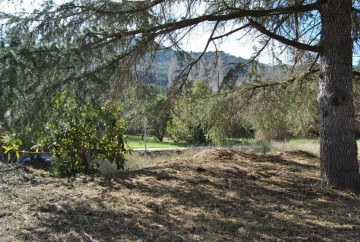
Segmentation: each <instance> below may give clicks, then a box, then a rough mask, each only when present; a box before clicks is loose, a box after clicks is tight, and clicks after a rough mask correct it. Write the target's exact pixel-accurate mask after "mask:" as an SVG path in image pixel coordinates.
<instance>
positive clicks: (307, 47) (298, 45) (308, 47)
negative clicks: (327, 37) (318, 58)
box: [247, 18, 321, 53]
mask: <svg viewBox="0 0 360 242" xmlns="http://www.w3.org/2000/svg"><path fill="white" fill-rule="evenodd" d="M247 19H248V20H249V22H250V24H251V26H252V27H254V28H255V29H256V30H258V31H259V32H261V33H262V34H265V35H267V36H269V37H270V38H272V39H275V40H277V41H279V42H281V43H283V44H286V45H290V46H292V47H295V48H298V49H301V50H307V51H312V52H316V53H320V52H321V48H320V46H314V45H307V44H304V43H301V42H298V41H294V40H289V39H287V38H285V37H283V36H280V35H277V34H275V33H273V32H271V31H269V30H267V29H266V28H265V27H264V26H262V25H261V24H259V23H258V22H256V21H254V20H253V19H251V18H247Z"/></svg>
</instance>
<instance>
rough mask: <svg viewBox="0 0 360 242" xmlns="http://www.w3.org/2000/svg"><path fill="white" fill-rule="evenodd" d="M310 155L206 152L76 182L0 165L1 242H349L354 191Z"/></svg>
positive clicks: (357, 232)
mask: <svg viewBox="0 0 360 242" xmlns="http://www.w3.org/2000/svg"><path fill="white" fill-rule="evenodd" d="M318 163H319V161H318V158H317V157H315V156H313V155H311V154H309V153H306V152H302V151H292V152H284V153H277V154H272V155H254V154H245V153H242V152H239V151H236V150H231V149H213V150H207V151H203V152H200V153H198V154H197V155H195V156H194V157H193V158H188V159H175V160H170V161H167V162H164V163H162V164H160V165H156V166H151V167H145V168H142V169H138V170H135V171H125V172H118V173H116V174H113V175H111V176H110V175H109V176H106V177H105V176H104V177H80V178H77V179H75V180H67V179H59V178H55V177H52V176H51V175H49V174H48V173H46V172H44V171H38V170H34V169H32V168H26V167H17V166H9V165H5V164H0V241H254V240H255V241H358V240H359V238H360V196H359V195H356V194H353V193H351V192H346V191H338V190H332V189H323V188H320V186H319V179H318V177H319V164H318Z"/></svg>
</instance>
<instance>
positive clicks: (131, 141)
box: [125, 135, 189, 149]
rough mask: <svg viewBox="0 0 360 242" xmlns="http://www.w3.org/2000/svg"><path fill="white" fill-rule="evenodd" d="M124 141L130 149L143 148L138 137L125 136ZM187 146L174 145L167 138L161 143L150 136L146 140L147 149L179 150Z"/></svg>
mask: <svg viewBox="0 0 360 242" xmlns="http://www.w3.org/2000/svg"><path fill="white" fill-rule="evenodd" d="M125 141H126V143H127V145H128V146H129V148H130V149H141V148H144V147H145V144H144V140H142V138H141V136H140V135H127V136H126V137H125ZM188 146H189V145H188V144H187V143H175V142H174V141H173V140H171V139H169V138H164V140H163V142H160V141H159V140H158V139H156V138H155V137H151V136H150V137H149V136H148V137H147V138H146V147H147V148H179V147H188Z"/></svg>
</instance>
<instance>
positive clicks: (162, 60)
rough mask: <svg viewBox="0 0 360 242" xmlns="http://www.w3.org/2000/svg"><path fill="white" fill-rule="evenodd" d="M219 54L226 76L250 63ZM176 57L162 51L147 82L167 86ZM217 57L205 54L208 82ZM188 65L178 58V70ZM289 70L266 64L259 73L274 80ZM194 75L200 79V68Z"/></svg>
mask: <svg viewBox="0 0 360 242" xmlns="http://www.w3.org/2000/svg"><path fill="white" fill-rule="evenodd" d="M187 54H188V55H189V56H191V57H192V58H193V59H197V58H198V57H199V56H200V54H201V53H200V52H187ZM218 54H219V55H220V58H221V62H222V63H221V68H222V72H223V75H224V76H225V75H226V74H227V73H228V72H229V70H230V69H232V68H234V66H235V65H236V64H237V63H246V62H247V61H248V60H246V59H244V58H241V57H236V56H234V55H231V54H228V53H225V52H223V51H220V52H218ZM174 55H176V53H175V51H174V50H172V49H165V48H163V49H162V50H160V51H158V52H157V54H156V56H155V59H154V62H153V65H152V69H151V74H150V76H147V77H146V78H145V82H147V83H155V84H158V85H163V86H167V84H168V69H169V64H170V62H171V59H172V58H173V56H174ZM215 55H216V52H214V51H209V52H206V53H205V54H204V57H203V58H202V61H203V65H204V68H205V69H204V72H205V73H204V74H205V78H206V79H207V80H209V79H211V69H212V68H214V60H215ZM186 64H187V62H182V61H181V60H180V59H179V58H177V65H178V70H182V68H183V67H185V66H186ZM215 65H217V64H215ZM249 68H250V67H249V66H245V67H243V68H241V70H239V71H238V72H237V82H241V81H242V80H243V79H244V78H245V76H246V75H247V74H248V72H249ZM287 68H288V67H287V66H285V65H284V66H269V65H266V64H262V63H258V68H257V71H258V73H259V75H260V76H261V77H262V78H263V79H274V78H277V77H278V76H280V75H281V74H283V73H284V71H285V70H286V69H287ZM192 74H193V78H194V79H199V75H201V74H200V73H199V66H198V67H197V69H196V70H195V71H194V73H192Z"/></svg>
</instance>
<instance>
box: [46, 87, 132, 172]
mask: <svg viewBox="0 0 360 242" xmlns="http://www.w3.org/2000/svg"><path fill="white" fill-rule="evenodd" d="M52 111H53V112H52V114H51V115H50V117H49V118H48V122H47V124H46V132H45V134H44V138H43V142H44V143H46V144H48V145H49V148H51V151H52V153H53V154H54V155H55V157H56V172H57V174H58V175H59V176H61V177H68V176H75V175H76V174H88V173H89V172H90V171H91V170H93V169H94V167H90V163H91V161H92V160H93V159H106V160H109V161H110V162H112V163H115V164H116V166H117V168H118V169H123V168H124V163H125V158H124V155H125V154H126V153H127V152H129V151H128V150H127V149H126V148H125V144H124V139H123V134H124V121H123V120H121V119H120V118H119V115H120V108H119V107H118V106H117V105H116V104H111V103H108V104H105V105H97V104H96V103H79V101H77V100H76V98H75V97H74V96H71V95H69V94H68V93H67V92H64V93H62V94H61V96H60V97H59V98H57V99H55V100H54V104H53V110H52Z"/></svg>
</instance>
